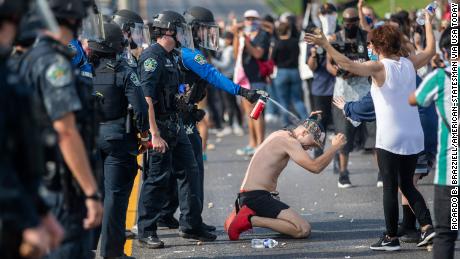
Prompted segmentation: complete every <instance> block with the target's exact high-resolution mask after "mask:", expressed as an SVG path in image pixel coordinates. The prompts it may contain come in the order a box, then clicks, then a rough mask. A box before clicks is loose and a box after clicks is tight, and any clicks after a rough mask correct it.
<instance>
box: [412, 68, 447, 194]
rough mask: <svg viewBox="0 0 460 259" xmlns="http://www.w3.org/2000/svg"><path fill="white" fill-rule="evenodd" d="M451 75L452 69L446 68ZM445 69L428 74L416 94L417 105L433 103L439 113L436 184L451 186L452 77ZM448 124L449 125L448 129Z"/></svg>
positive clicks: (426, 105) (425, 105)
mask: <svg viewBox="0 0 460 259" xmlns="http://www.w3.org/2000/svg"><path fill="white" fill-rule="evenodd" d="M446 71H447V72H448V73H449V74H450V67H448V68H446ZM446 71H444V69H436V70H435V71H433V72H431V73H430V74H428V75H427V76H426V77H425V78H424V80H423V82H422V83H421V84H420V86H419V88H418V89H417V91H416V92H415V96H416V99H417V103H418V105H420V106H424V107H428V106H429V105H430V104H431V103H432V102H434V103H435V105H436V111H437V113H438V151H437V156H436V159H437V161H436V163H437V164H436V174H435V177H434V184H437V185H450V186H452V185H453V184H452V183H451V180H450V179H452V170H451V161H452V142H451V137H452V136H451V134H450V132H449V131H450V130H449V129H450V128H451V126H452V116H451V108H452V100H451V96H452V91H451V89H452V86H451V81H450V76H448V74H447V73H446ZM446 123H448V124H449V127H447V125H446Z"/></svg>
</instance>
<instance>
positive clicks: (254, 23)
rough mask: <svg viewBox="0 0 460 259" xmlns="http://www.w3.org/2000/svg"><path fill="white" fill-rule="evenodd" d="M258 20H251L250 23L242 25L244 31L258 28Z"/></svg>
mask: <svg viewBox="0 0 460 259" xmlns="http://www.w3.org/2000/svg"><path fill="white" fill-rule="evenodd" d="M259 26H260V22H259V21H257V20H256V21H253V22H252V24H251V25H249V26H245V27H244V32H246V33H249V32H255V31H257V30H258V29H259Z"/></svg>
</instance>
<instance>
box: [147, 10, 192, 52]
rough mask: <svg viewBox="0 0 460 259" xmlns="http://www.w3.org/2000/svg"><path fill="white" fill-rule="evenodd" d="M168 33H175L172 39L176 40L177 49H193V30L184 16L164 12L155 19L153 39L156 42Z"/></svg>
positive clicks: (153, 22) (172, 12)
mask: <svg viewBox="0 0 460 259" xmlns="http://www.w3.org/2000/svg"><path fill="white" fill-rule="evenodd" d="M167 31H173V32H174V34H173V35H172V37H173V38H174V39H175V40H176V44H177V47H185V48H192V49H193V37H192V30H191V27H190V26H189V25H188V24H187V23H186V22H185V19H184V17H183V16H182V15H180V14H179V13H177V12H174V11H163V12H161V13H159V14H157V15H155V16H154V17H153V21H152V31H151V33H152V38H153V39H155V40H156V39H157V38H159V37H161V36H164V35H166V32H167Z"/></svg>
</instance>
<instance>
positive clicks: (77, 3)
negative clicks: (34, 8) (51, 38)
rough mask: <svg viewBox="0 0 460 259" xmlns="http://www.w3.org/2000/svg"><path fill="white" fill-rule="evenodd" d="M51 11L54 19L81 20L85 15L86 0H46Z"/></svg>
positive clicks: (87, 2)
mask: <svg viewBox="0 0 460 259" xmlns="http://www.w3.org/2000/svg"><path fill="white" fill-rule="evenodd" d="M48 3H49V6H50V9H51V11H52V12H53V14H54V16H55V17H56V19H58V20H59V19H75V20H82V19H83V18H85V17H86V8H87V7H88V6H87V5H88V4H89V3H90V2H89V1H88V0H85V1H82V0H48Z"/></svg>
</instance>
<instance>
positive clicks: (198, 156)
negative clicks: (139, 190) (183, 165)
mask: <svg viewBox="0 0 460 259" xmlns="http://www.w3.org/2000/svg"><path fill="white" fill-rule="evenodd" d="M187 124H188V125H187V126H186V127H192V129H193V131H192V132H187V137H188V139H189V140H190V143H191V144H192V147H193V154H194V155H195V160H196V163H197V165H198V175H197V177H198V179H199V184H200V185H199V189H198V193H197V195H198V197H199V199H200V201H201V210H200V211H201V212H202V211H203V202H204V164H203V148H202V145H201V136H200V133H199V132H198V129H197V128H196V126H195V123H190V124H189V123H187ZM178 207H179V198H178V196H177V183H176V179H175V178H174V177H171V181H170V192H169V199H168V200H167V201H166V202H165V204H164V206H163V208H162V210H161V216H160V219H166V218H171V217H173V216H174V213H175V212H176V210H177V208H178Z"/></svg>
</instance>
